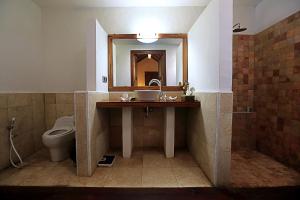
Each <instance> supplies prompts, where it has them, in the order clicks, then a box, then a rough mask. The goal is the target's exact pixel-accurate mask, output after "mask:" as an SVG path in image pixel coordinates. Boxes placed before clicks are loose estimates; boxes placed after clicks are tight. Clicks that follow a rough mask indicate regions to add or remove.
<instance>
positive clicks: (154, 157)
mask: <svg viewBox="0 0 300 200" xmlns="http://www.w3.org/2000/svg"><path fill="white" fill-rule="evenodd" d="M170 161H171V159H168V158H165V156H164V155H162V154H145V155H144V156H143V167H144V168H148V167H159V168H162V167H167V168H169V167H171V163H170Z"/></svg>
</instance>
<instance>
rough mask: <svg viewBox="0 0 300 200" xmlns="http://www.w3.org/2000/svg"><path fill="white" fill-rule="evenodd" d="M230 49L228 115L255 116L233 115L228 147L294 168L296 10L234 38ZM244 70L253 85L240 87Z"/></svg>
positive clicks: (299, 26)
mask: <svg viewBox="0 0 300 200" xmlns="http://www.w3.org/2000/svg"><path fill="white" fill-rule="evenodd" d="M253 38H254V46H252V43H253ZM233 49H234V50H233V51H234V53H233V60H234V66H233V79H234V80H233V90H234V93H235V94H234V111H245V108H246V106H247V105H254V111H255V112H256V114H255V113H252V114H251V113H250V114H249V113H248V114H233V119H234V120H233V138H232V147H233V149H234V150H237V149H240V148H243V147H246V148H250V149H253V148H254V147H255V148H256V149H257V150H259V151H261V152H263V153H265V154H268V155H270V156H272V157H273V158H275V159H277V160H279V161H281V162H283V163H285V164H287V165H289V166H292V167H294V168H296V169H298V170H300V103H299V102H300V12H297V13H295V14H293V15H291V16H290V17H288V18H286V19H284V20H283V21H281V22H278V23H277V24H275V25H273V26H271V27H270V28H268V29H266V30H264V31H262V32H261V33H258V34H256V35H255V36H241V35H236V36H234V43H233ZM252 51H254V65H253V64H252V61H251V60H252V54H253V52H252ZM248 54H249V56H248ZM248 58H249V64H247V63H248ZM250 58H251V59H250ZM244 66H246V69H245V67H244ZM247 66H248V67H247ZM253 66H255V67H254V68H253ZM253 69H254V74H253ZM247 71H248V73H250V74H248V77H249V76H250V77H252V76H253V75H254V85H253V82H252V81H250V82H248V85H247V84H245V83H246V82H245V81H244V74H243V73H246V72H247ZM249 80H250V79H249ZM249 80H248V81H249ZM253 86H254V96H253ZM249 88H251V89H249ZM247 89H248V95H247V92H246V91H247ZM241 99H242V100H241ZM253 124H255V126H253ZM247 141H248V142H247Z"/></svg>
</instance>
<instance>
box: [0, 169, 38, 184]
mask: <svg viewBox="0 0 300 200" xmlns="http://www.w3.org/2000/svg"><path fill="white" fill-rule="evenodd" d="M41 169H42V168H41V167H24V168H22V169H17V172H16V173H14V174H12V175H11V176H9V177H8V178H6V179H5V180H3V181H2V183H1V184H2V185H15V186H22V185H24V181H25V180H28V179H30V178H31V177H32V176H33V175H34V172H35V171H37V172H38V171H40V170H41Z"/></svg>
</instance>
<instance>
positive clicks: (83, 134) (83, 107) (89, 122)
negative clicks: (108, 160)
mask: <svg viewBox="0 0 300 200" xmlns="http://www.w3.org/2000/svg"><path fill="white" fill-rule="evenodd" d="M74 96H75V121H76V146H77V151H76V152H77V175H78V176H91V175H92V174H93V172H94V170H95V168H96V167H97V162H98V160H99V159H100V158H101V157H102V156H103V154H104V153H105V152H107V150H108V148H109V139H108V138H109V137H110V135H109V123H108V120H109V118H108V117H109V114H108V111H107V110H106V109H97V108H96V102H97V101H105V100H108V93H99V92H75V95H74Z"/></svg>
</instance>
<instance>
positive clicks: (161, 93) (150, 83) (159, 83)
mask: <svg viewBox="0 0 300 200" xmlns="http://www.w3.org/2000/svg"><path fill="white" fill-rule="evenodd" d="M153 83H156V84H157V85H158V86H159V91H160V92H159V99H160V100H161V98H162V97H163V92H162V90H161V82H160V80H158V79H155V78H154V79H151V80H150V81H149V84H148V85H149V86H151V85H152V84H153Z"/></svg>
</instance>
